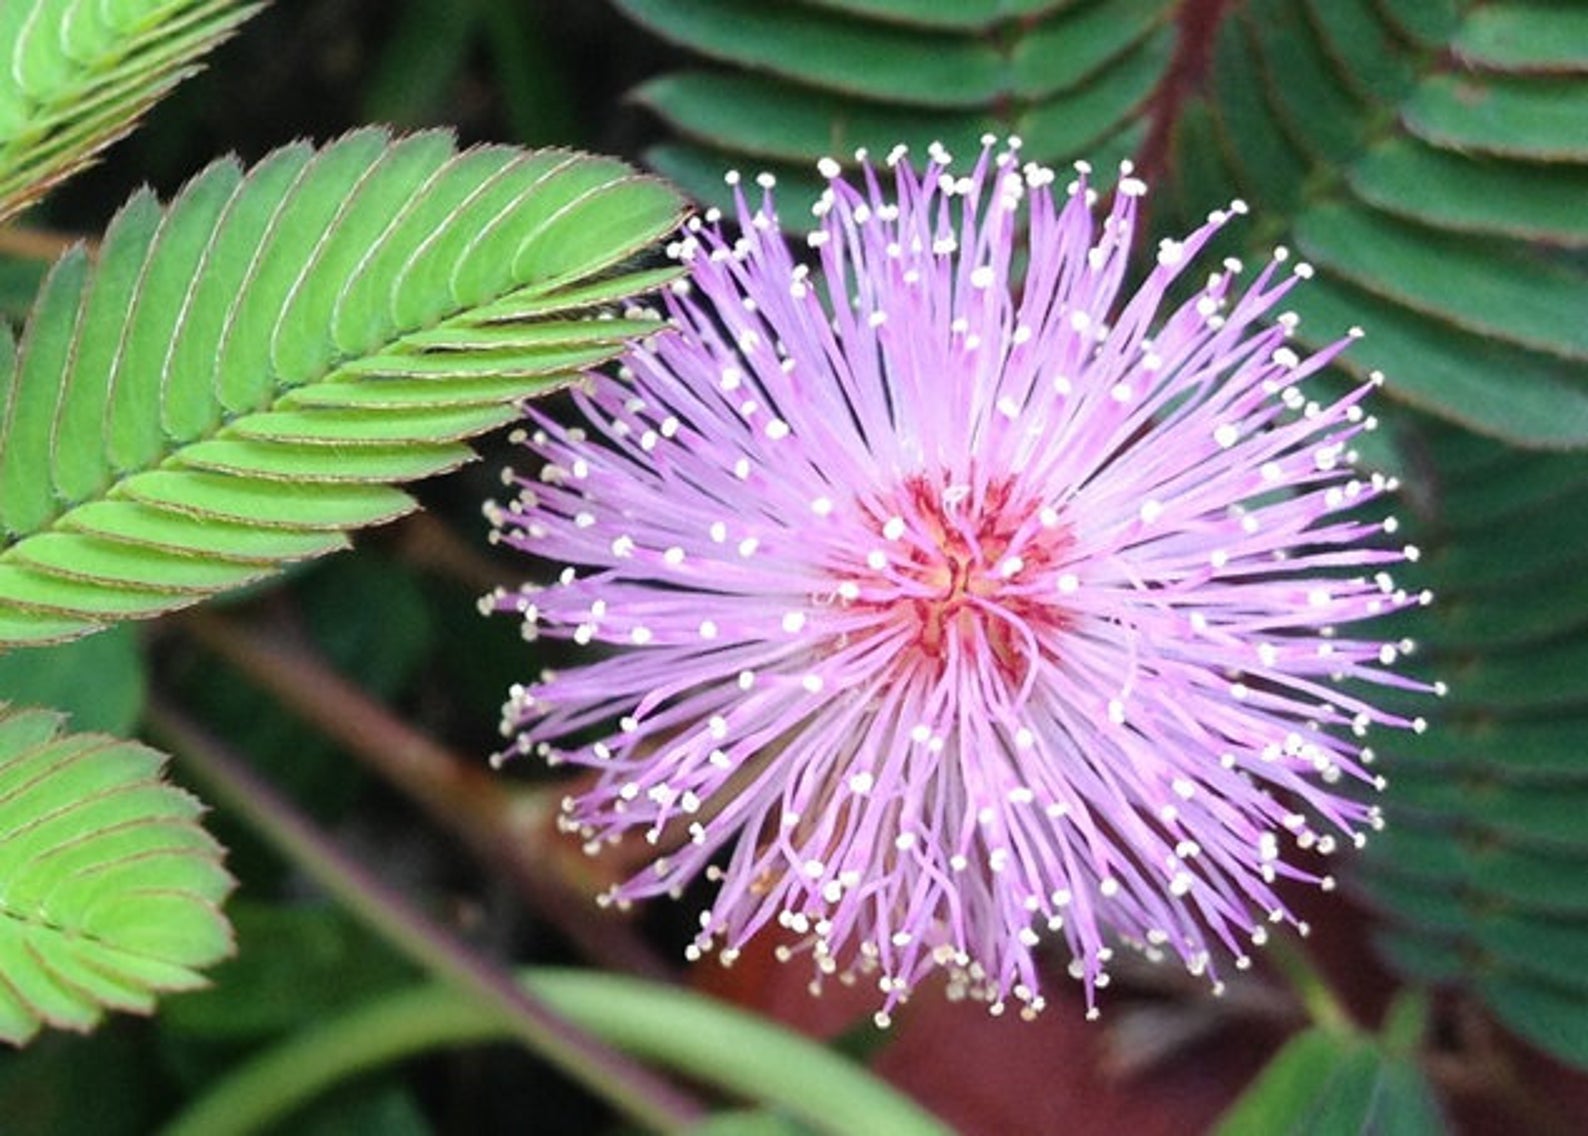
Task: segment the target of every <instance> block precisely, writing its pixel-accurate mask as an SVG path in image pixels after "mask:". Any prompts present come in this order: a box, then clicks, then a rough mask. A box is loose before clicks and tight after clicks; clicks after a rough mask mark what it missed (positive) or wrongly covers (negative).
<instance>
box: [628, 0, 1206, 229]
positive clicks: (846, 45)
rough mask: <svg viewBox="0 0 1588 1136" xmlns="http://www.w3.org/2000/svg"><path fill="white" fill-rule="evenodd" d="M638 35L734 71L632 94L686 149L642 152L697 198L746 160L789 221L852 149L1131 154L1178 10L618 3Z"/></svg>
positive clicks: (1104, 5) (1125, 3) (1045, 2)
mask: <svg viewBox="0 0 1588 1136" xmlns="http://www.w3.org/2000/svg"><path fill="white" fill-rule="evenodd" d="M619 7H621V8H622V9H623V10H624V11H625V12H626V13H628V14H629V15H630V16H631V17H633V18H634V19H635V20H637V21H638V22H640V23H642V24H644V25H645V26H647V27H649V28H651V29H652V30H654V31H655V32H656V33H657V34H659V35H661V36H664V37H666V38H667V39H670V40H672V41H674V42H676V43H678V44H680V45H682V46H684V47H687V48H690V49H692V50H694V51H696V52H698V53H699V54H701V55H702V56H704V57H706V58H707V59H711V60H716V61H719V62H721V63H723V64H726V65H728V68H729V69H718V70H693V71H687V72H684V73H681V74H675V75H668V76H664V77H663V78H660V79H657V80H654V81H652V82H650V83H647V84H646V85H644V86H643V87H641V88H640V89H639V91H638V92H637V95H638V98H639V99H640V101H641V102H643V103H644V104H646V105H647V106H649V107H650V108H651V109H652V110H654V111H655V112H656V113H657V114H658V115H659V116H660V117H661V118H662V119H664V120H665V121H666V122H667V123H668V125H669V126H671V127H672V128H673V129H674V130H675V131H676V132H677V133H678V134H679V135H680V136H681V138H682V140H681V141H679V142H676V143H668V144H666V145H663V146H659V147H657V148H656V149H654V150H653V151H651V152H650V154H649V155H648V157H649V159H650V161H651V162H652V164H653V165H655V166H656V167H657V168H659V169H660V170H661V171H662V172H663V173H665V174H667V175H668V176H670V177H672V178H673V179H674V180H676V181H678V182H679V183H680V184H681V185H683V186H685V187H686V188H688V189H689V190H690V191H692V192H693V193H695V194H696V195H697V196H698V197H700V198H701V199H703V200H706V201H711V202H713V203H716V204H719V205H720V204H725V203H726V202H727V200H728V194H727V192H726V191H725V189H724V188H723V183H722V174H723V171H724V170H726V169H728V168H729V167H730V166H734V165H736V164H738V163H741V162H745V161H748V162H751V163H753V164H754V165H755V167H757V168H764V169H767V170H769V171H771V172H773V173H776V174H777V175H778V177H779V180H780V183H781V185H782V187H783V189H782V194H781V201H782V203H783V205H784V206H785V207H784V209H783V210H782V214H783V220H784V222H785V224H794V225H798V224H799V216H800V215H802V214H801V210H800V209H799V208H797V206H799V205H800V204H803V203H806V202H808V201H810V200H814V198H815V196H816V194H817V192H818V183H817V181H816V180H815V177H814V175H813V173H812V172H811V171H812V167H813V166H814V165H815V163H816V161H817V159H819V158H821V157H824V156H831V157H834V158H837V159H839V160H840V161H842V160H846V159H848V158H849V156H850V155H851V154H852V153H853V152H854V151H855V150H856V149H857V148H868V149H870V150H871V151H873V152H874V153H886V152H887V151H889V150H890V149H892V147H893V146H894V145H896V144H898V143H900V142H903V143H905V144H907V145H910V146H911V147H912V148H913V149H915V150H917V151H918V152H919V151H924V150H925V148H926V146H927V145H928V144H929V143H931V142H933V141H939V142H942V143H943V144H944V145H946V146H947V147H948V148H949V149H950V150H957V151H960V152H973V151H974V150H976V149H977V148H978V147H979V145H980V142H979V139H980V138H981V136H982V135H983V134H986V133H988V132H993V133H996V134H999V135H1003V134H1010V133H1014V134H1018V135H1020V137H1021V138H1022V140H1023V141H1024V143H1025V153H1026V155H1027V156H1028V157H1030V158H1031V159H1033V160H1036V161H1042V162H1049V163H1059V162H1065V161H1068V160H1070V159H1074V158H1080V157H1085V158H1090V159H1093V160H1094V161H1097V162H1099V163H1100V164H1101V168H1103V169H1105V170H1107V169H1109V168H1110V167H1111V166H1112V163H1113V162H1114V160H1116V159H1117V158H1120V157H1123V156H1125V155H1127V154H1129V153H1131V152H1133V151H1134V150H1135V149H1136V147H1137V146H1138V145H1139V143H1140V141H1141V139H1142V136H1143V129H1142V124H1141V122H1140V118H1141V114H1142V111H1143V109H1144V108H1145V106H1146V104H1147V102H1148V100H1149V98H1150V96H1151V95H1152V93H1153V91H1154V90H1155V89H1156V88H1157V87H1158V85H1159V83H1160V82H1161V80H1162V79H1163V77H1164V73H1165V71H1166V69H1167V67H1168V63H1169V56H1170V49H1171V46H1172V41H1173V39H1174V34H1173V29H1172V28H1171V27H1170V26H1169V17H1170V16H1171V14H1172V13H1173V10H1174V7H1175V5H1174V3H1173V2H1172V0H1084V2H1082V3H1064V2H1063V0H1021V2H1019V3H990V2H989V3H981V2H974V3H964V4H955V3H943V2H941V0H935V2H934V0H821V2H820V3H819V4H818V5H814V6H813V5H807V4H764V3H757V2H756V0H683V2H679V0H619Z"/></svg>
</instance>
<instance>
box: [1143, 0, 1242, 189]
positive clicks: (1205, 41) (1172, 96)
mask: <svg viewBox="0 0 1588 1136" xmlns="http://www.w3.org/2000/svg"><path fill="white" fill-rule="evenodd" d="M1227 7H1229V0H1182V3H1181V5H1180V11H1179V13H1178V14H1177V15H1176V17H1175V33H1176V37H1175V49H1174V58H1173V59H1171V60H1170V61H1169V67H1168V70H1166V71H1165V72H1164V76H1163V79H1162V80H1161V81H1160V82H1159V84H1158V89H1157V90H1156V91H1154V92H1153V96H1152V109H1151V111H1150V112H1149V114H1150V118H1151V123H1150V125H1149V126H1148V128H1147V138H1146V140H1145V141H1144V142H1142V145H1141V152H1140V153H1139V154H1138V155H1137V161H1136V165H1137V167H1138V170H1139V172H1140V173H1141V176H1142V177H1144V178H1146V179H1147V180H1148V182H1149V183H1152V182H1155V181H1158V180H1160V179H1161V175H1162V174H1163V171H1164V169H1165V167H1167V166H1168V164H1169V155H1170V149H1171V147H1172V146H1173V142H1174V127H1175V123H1176V122H1177V121H1178V120H1179V117H1180V108H1181V106H1182V105H1184V103H1185V101H1186V99H1188V98H1190V97H1191V95H1192V94H1193V93H1194V92H1195V91H1196V90H1197V89H1198V88H1199V87H1200V86H1201V85H1202V78H1203V76H1205V75H1206V74H1207V70H1208V64H1209V60H1210V59H1211V58H1212V54H1213V35H1214V33H1215V32H1216V31H1218V26H1219V21H1220V20H1221V19H1222V18H1223V17H1224V12H1225V9H1226V8H1227Z"/></svg>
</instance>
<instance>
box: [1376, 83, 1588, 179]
mask: <svg viewBox="0 0 1588 1136" xmlns="http://www.w3.org/2000/svg"><path fill="white" fill-rule="evenodd" d="M1404 113H1405V120H1406V125H1407V128H1408V129H1410V130H1411V131H1412V133H1413V134H1416V135H1417V136H1418V137H1419V138H1421V139H1423V140H1424V141H1426V142H1431V143H1433V144H1434V145H1436V146H1442V147H1445V148H1447V149H1454V150H1463V151H1477V152H1479V153H1484V154H1498V155H1500V156H1502V157H1508V158H1528V159H1531V160H1534V161H1576V162H1582V161H1585V160H1588V126H1585V125H1584V123H1585V122H1588V118H1585V117H1584V116H1585V115H1588V80H1584V79H1533V78H1527V79H1510V78H1504V77H1500V76H1477V75H1441V76H1436V77H1434V78H1432V79H1428V80H1425V81H1424V82H1423V83H1422V84H1421V85H1420V86H1419V87H1418V89H1417V92H1416V93H1415V94H1414V95H1413V96H1412V97H1411V99H1410V100H1408V102H1407V104H1406V108H1405V112H1404Z"/></svg>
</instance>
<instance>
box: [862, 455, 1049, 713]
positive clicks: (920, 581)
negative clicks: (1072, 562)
mask: <svg viewBox="0 0 1588 1136" xmlns="http://www.w3.org/2000/svg"><path fill="white" fill-rule="evenodd" d="M890 504H893V505H895V506H896V508H895V510H894V511H893V512H891V513H889V514H887V515H886V516H884V517H881V518H878V524H879V526H881V527H882V529H883V532H884V535H887V534H888V527H887V526H888V525H890V524H891V525H892V526H893V528H894V530H895V531H898V530H899V529H900V522H902V532H901V533H900V535H899V537H898V539H896V540H891V541H890V542H889V546H888V549H887V553H888V556H887V563H886V565H885V566H883V567H880V568H879V567H878V566H877V564H876V563H871V564H868V573H867V575H868V576H869V578H868V579H866V580H865V581H864V582H863V583H862V588H861V595H860V598H859V599H858V600H856V601H855V605H854V606H856V607H859V608H862V609H870V610H872V611H874V612H875V613H876V614H877V615H878V617H879V618H880V619H881V620H882V621H884V623H885V625H887V626H892V627H897V626H898V625H899V623H901V622H902V623H903V624H904V625H905V626H906V627H907V629H908V631H909V632H910V637H911V642H912V645H913V647H914V652H913V653H914V655H915V658H916V659H917V660H927V661H930V662H931V663H932V664H934V665H936V666H938V667H941V666H943V665H945V663H946V659H947V657H948V654H949V650H950V646H951V645H952V646H953V647H954V648H955V649H956V650H957V651H958V653H960V654H961V655H962V656H964V655H972V656H974V655H982V656H984V658H983V659H982V661H983V662H984V663H990V664H991V665H993V666H994V667H995V669H996V670H997V671H998V672H999V673H1000V674H1001V675H1003V676H1004V678H1005V679H1007V680H1008V681H1010V682H1014V683H1019V682H1020V681H1022V679H1023V678H1024V676H1025V673H1026V671H1027V669H1028V667H1029V665H1030V663H1031V661H1032V660H1031V656H1032V654H1033V652H1034V651H1036V650H1038V649H1040V646H1041V644H1042V643H1043V642H1044V641H1051V637H1052V635H1053V634H1054V633H1055V632H1058V631H1061V630H1063V628H1064V627H1065V626H1066V624H1067V622H1068V618H1067V613H1066V611H1065V609H1064V607H1063V606H1062V605H1061V603H1060V602H1059V601H1060V598H1061V597H1060V594H1059V591H1058V587H1057V584H1056V580H1057V578H1058V573H1057V569H1058V567H1059V565H1061V564H1062V563H1063V561H1064V559H1065V558H1066V554H1067V553H1068V552H1069V550H1070V547H1071V545H1072V543H1073V542H1072V538H1071V537H1070V534H1069V532H1068V530H1067V529H1066V528H1065V527H1064V526H1063V525H1062V524H1060V523H1058V521H1057V518H1054V517H1051V516H1050V517H1049V518H1048V520H1049V523H1047V524H1044V523H1043V522H1042V519H1041V518H1040V517H1039V515H1038V512H1037V506H1036V505H1035V504H1034V503H1032V502H1031V501H1030V500H1029V499H1026V500H1021V499H1019V496H1018V495H1017V493H1016V486H1015V485H1014V483H1013V482H1012V481H1008V480H1005V481H1000V482H995V483H993V484H991V485H990V486H988V487H987V488H986V489H985V490H984V491H983V494H982V496H981V497H980V499H977V498H976V496H975V495H974V493H973V492H971V491H969V490H965V489H960V490H956V489H955V488H953V487H949V488H946V489H945V488H944V487H942V486H940V485H937V484H934V483H933V482H932V481H930V480H928V479H927V478H926V477H921V476H917V477H913V478H911V479H909V480H907V481H906V482H905V483H904V485H903V487H902V489H901V491H900V492H899V494H898V495H897V497H896V498H894V500H893V501H892V502H890Z"/></svg>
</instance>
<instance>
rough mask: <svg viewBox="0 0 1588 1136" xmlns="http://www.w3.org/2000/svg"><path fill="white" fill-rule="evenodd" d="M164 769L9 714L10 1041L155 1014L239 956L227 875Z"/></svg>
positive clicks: (3, 928) (141, 749) (2, 714)
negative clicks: (120, 1014)
mask: <svg viewBox="0 0 1588 1136" xmlns="http://www.w3.org/2000/svg"><path fill="white" fill-rule="evenodd" d="M164 764H165V758H164V757H163V755H161V754H159V753H156V752H155V751H153V750H151V749H148V748H147V747H145V746H141V745H137V744H134V743H132V742H124V741H119V740H117V739H114V738H109V737H104V736H102V735H93V734H66V733H63V732H62V731H61V724H60V720H59V717H58V716H57V715H55V714H53V713H51V712H48V711H42V710H21V711H16V710H0V1039H3V1040H5V1041H8V1042H10V1043H12V1044H21V1043H23V1042H25V1041H27V1040H28V1039H29V1038H30V1037H32V1036H33V1035H34V1034H35V1033H36V1032H37V1031H38V1030H39V1028H40V1027H41V1026H42V1025H45V1024H48V1025H52V1026H57V1027H62V1028H67V1029H76V1030H87V1029H90V1028H92V1027H93V1026H94V1025H95V1024H96V1023H97V1022H98V1021H99V1020H100V1018H101V1016H102V1015H103V1012H104V1010H105V1009H107V1008H108V1009H113V1010H131V1011H138V1012H147V1011H148V1010H149V1009H150V1008H151V1007H152V1006H153V1003H154V997H155V994H156V993H157V992H160V991H171V990H190V989H193V988H195V987H198V986H202V985H204V980H203V978H202V977H201V976H200V974H199V971H200V970H201V969H202V968H204V967H206V966H208V965H210V964H211V963H214V962H216V961H217V960H219V959H221V958H223V957H225V956H226V955H227V954H229V953H231V946H232V940H231V930H230V928H229V926H228V925H227V923H226V920H225V919H224V918H223V917H222V916H221V914H220V910H219V905H220V903H221V901H222V900H223V899H224V898H225V897H226V895H227V893H228V892H230V890H231V887H232V880H231V877H230V876H228V875H227V873H226V871H225V870H224V869H223V868H222V867H221V863H220V859H221V850H220V847H219V846H218V845H217V844H216V843H215V842H214V841H213V840H212V839H211V838H210V837H209V835H208V834H206V833H205V831H204V830H203V829H202V828H200V827H199V825H198V820H197V818H198V815H199V813H200V811H201V807H200V806H199V804H198V802H196V801H195V800H194V799H193V798H192V797H190V796H188V794H186V793H183V792H181V791H180V790H178V789H175V788H173V787H171V786H170V785H168V784H166V783H165V782H164V781H163V780H162V779H161V769H162V767H163V765H164Z"/></svg>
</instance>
